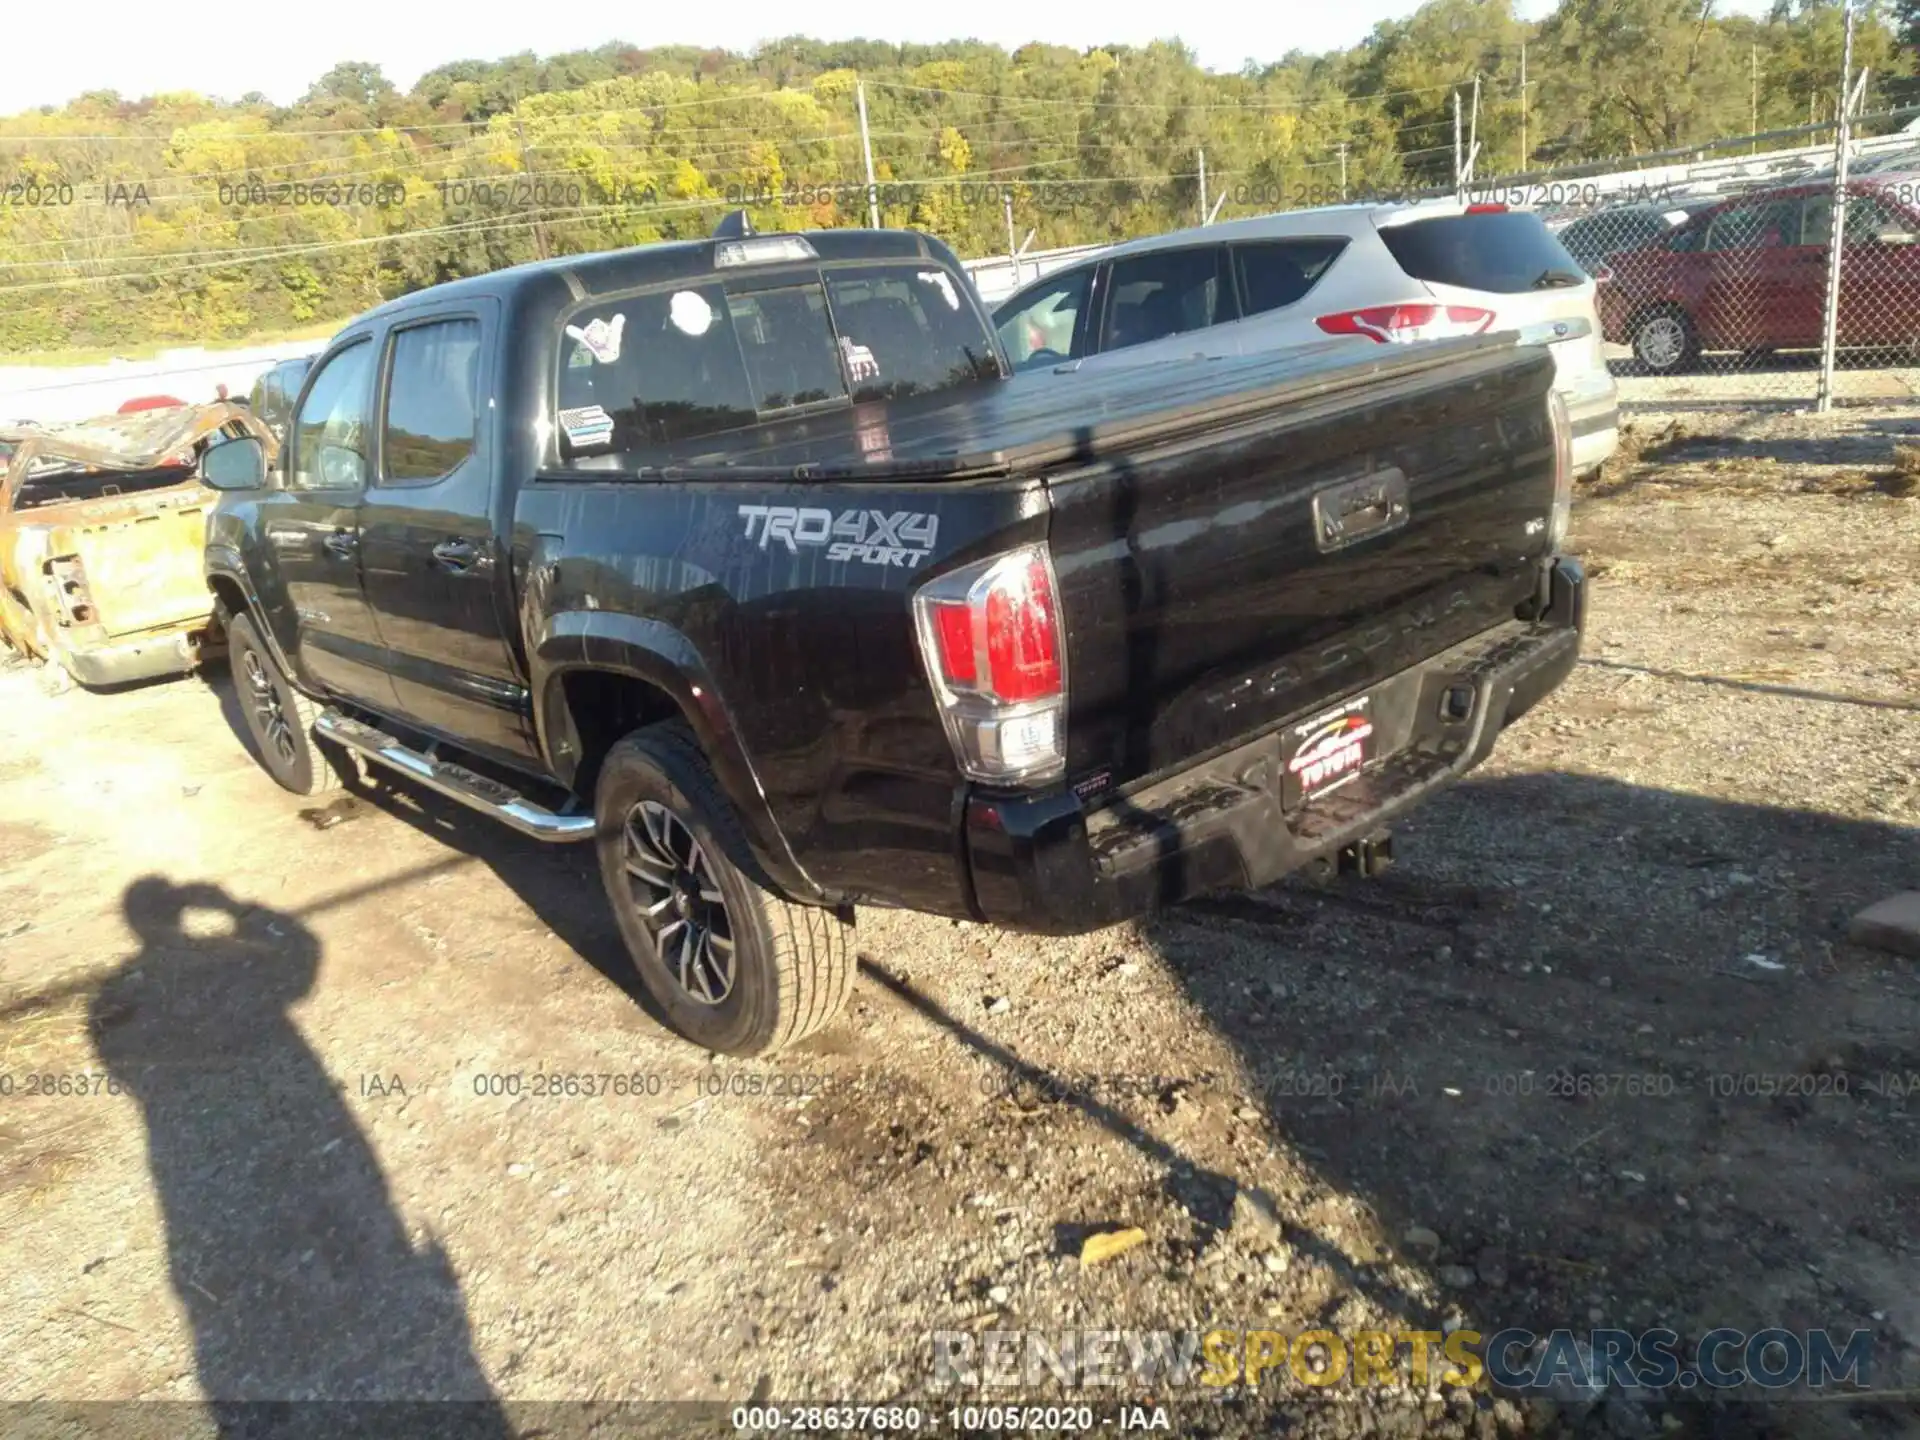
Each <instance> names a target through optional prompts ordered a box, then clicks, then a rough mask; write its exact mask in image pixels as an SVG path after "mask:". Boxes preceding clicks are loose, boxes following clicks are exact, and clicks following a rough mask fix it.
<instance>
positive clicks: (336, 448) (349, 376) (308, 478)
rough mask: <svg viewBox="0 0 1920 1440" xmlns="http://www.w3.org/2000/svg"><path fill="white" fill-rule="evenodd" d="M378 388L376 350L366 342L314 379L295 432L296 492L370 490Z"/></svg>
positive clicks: (292, 481) (291, 474) (292, 482)
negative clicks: (370, 434)
mask: <svg viewBox="0 0 1920 1440" xmlns="http://www.w3.org/2000/svg"><path fill="white" fill-rule="evenodd" d="M372 382H373V346H372V344H371V343H370V342H368V341H365V340H361V341H358V342H356V343H355V344H353V345H351V346H350V347H348V348H347V349H345V350H342V351H340V352H339V353H338V354H336V355H335V356H334V357H333V358H332V359H331V360H329V361H327V363H326V365H325V367H324V368H323V369H322V370H321V371H320V373H319V374H318V375H317V376H316V377H315V378H314V382H313V385H312V387H311V388H310V389H309V390H308V391H307V397H306V401H305V403H304V404H302V405H301V407H300V414H299V415H298V416H297V417H296V418H295V420H294V422H293V425H292V427H291V429H292V433H293V459H292V464H291V465H289V466H288V469H287V476H288V480H287V483H288V485H289V486H290V487H291V488H292V489H295V490H358V489H359V488H361V487H362V486H363V485H365V484H366V482H367V430H368V426H367V411H368V408H369V406H370V404H371V400H372V394H371V392H372V388H373V386H372Z"/></svg>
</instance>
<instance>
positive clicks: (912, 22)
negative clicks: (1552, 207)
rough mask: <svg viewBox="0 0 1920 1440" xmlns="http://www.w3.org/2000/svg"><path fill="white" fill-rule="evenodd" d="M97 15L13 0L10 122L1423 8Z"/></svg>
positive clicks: (1320, 3) (1214, 36) (1291, 26)
mask: <svg viewBox="0 0 1920 1440" xmlns="http://www.w3.org/2000/svg"><path fill="white" fill-rule="evenodd" d="M83 4H84V12H86V13H84V33H83V35H75V23H73V19H75V13H77V10H79V8H77V10H67V8H65V6H61V4H46V0H13V4H12V6H10V10H12V12H13V13H10V15H8V23H6V29H8V46H6V50H8V58H10V60H12V61H13V63H12V65H8V67H6V79H4V81H0V115H6V113H15V111H21V109H31V108H35V106H58V104H63V102H65V100H71V98H73V96H77V94H81V92H83V90H119V92H121V94H123V96H144V94H154V92H157V90H198V92H200V94H211V96H221V98H225V100H236V98H240V96H242V94H246V92H248V90H259V92H261V94H265V96H267V98H269V100H275V102H278V104H290V102H294V100H298V98H300V94H301V92H303V90H305V88H307V86H309V84H311V83H313V81H315V79H317V77H321V75H324V73H326V71H328V69H332V67H334V65H336V63H340V61H342V60H367V61H372V63H376V65H380V69H382V71H384V73H386V77H388V79H390V81H394V83H396V84H397V86H399V88H403V90H405V88H407V86H411V84H413V81H417V79H419V77H420V75H422V73H426V71H430V69H434V67H436V65H444V63H447V61H451V60H497V58H501V56H511V54H516V52H520V50H532V52H536V54H541V56H551V54H559V52H563V50H589V48H593V46H599V44H605V42H609V40H626V42H630V44H637V46H655V44H701V46H720V48H726V50H751V48H753V46H755V44H758V42H760V40H770V38H778V36H781V35H810V36H816V38H829V40H845V38H856V36H860V38H874V40H891V42H935V40H952V38H977V40H993V42H998V44H1002V46H1008V48H1014V46H1020V44H1027V42H1029V40H1043V42H1048V44H1066V46H1073V48H1087V46H1092V44H1146V42H1148V40H1156V38H1173V36H1177V38H1181V40H1185V42H1187V44H1188V46H1192V48H1194V50H1196V52H1198V56H1200V63H1202V65H1206V67H1208V69H1221V71H1233V69H1238V67H1240V65H1242V61H1246V60H1256V61H1271V60H1279V58H1281V56H1284V54H1286V52H1288V50H1308V52H1319V50H1338V48H1346V46H1350V44H1356V42H1359V40H1363V38H1365V36H1367V33H1369V31H1371V29H1373V27H1375V25H1377V23H1379V21H1382V19H1394V17H1400V15H1409V13H1413V10H1415V8H1417V0H1267V4H1256V6H1248V8H1246V10H1236V8H1235V6H1223V4H1213V6H1188V8H1171V6H1167V4H1164V2H1156V0H1050V2H1048V4H1033V2H1031V0H972V2H970V4H960V6H939V4H933V6H795V4H781V2H780V0H733V2H732V4H726V6H712V8H708V6H697V4H691V6H689V4H682V6H660V8H659V10H655V8H653V6H636V10H632V12H628V17H620V15H616V13H614V12H612V8H607V6H566V4H526V0H461V8H459V21H457V23H451V13H453V12H451V8H449V6H447V4H422V2H420V0H324V4H323V6H319V8H317V10H301V8H294V6H255V8H242V10H236V12H200V13H196V12H192V10H184V12H182V10H177V8H173V6H156V4H152V0H83ZM1764 4H1766V0H1730V4H1722V10H1741V12H1749V13H1757V12H1761V10H1763V8H1764ZM1551 8H1553V0H1521V4H1519V12H1521V13H1523V15H1526V17H1528V19H1538V17H1540V15H1546V13H1548V12H1549V10H1551ZM294 15H317V17H321V19H319V23H313V25H303V27H301V29H300V31H298V33H296V31H282V29H280V27H276V25H275V19H280V17H288V19H290V17H294ZM223 19H232V21H234V23H221V21H223Z"/></svg>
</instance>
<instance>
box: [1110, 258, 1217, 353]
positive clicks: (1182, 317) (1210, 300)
mask: <svg viewBox="0 0 1920 1440" xmlns="http://www.w3.org/2000/svg"><path fill="white" fill-rule="evenodd" d="M1222 279H1223V277H1222V275H1221V265H1220V249H1219V247H1218V246H1216V245H1203V246H1199V247H1197V248H1195V249H1192V250H1161V251H1157V252H1155V253H1153V254H1150V255H1135V256H1132V257H1130V258H1128V259H1125V260H1116V261H1114V263H1113V271H1112V275H1111V278H1110V279H1109V281H1108V285H1107V291H1108V294H1109V296H1110V297H1111V299H1110V300H1109V301H1108V308H1107V335H1106V343H1105V345H1103V346H1102V347H1101V348H1102V349H1105V350H1124V349H1126V348H1127V347H1128V346H1129V345H1145V344H1148V343H1149V342H1151V341H1154V340H1164V339H1166V338H1167V337H1168V336H1169V335H1184V334H1186V333H1187V332H1188V331H1190V330H1204V329H1206V328H1207V327H1208V326H1209V325H1215V324H1218V323H1219V322H1220V321H1222V320H1231V319H1233V318H1234V314H1235V311H1234V308H1233V302H1232V300H1231V298H1230V296H1229V294H1228V287H1227V286H1226V285H1225V284H1223V283H1222Z"/></svg>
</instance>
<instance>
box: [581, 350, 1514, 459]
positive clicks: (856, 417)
mask: <svg viewBox="0 0 1920 1440" xmlns="http://www.w3.org/2000/svg"><path fill="white" fill-rule="evenodd" d="M1512 349H1513V343H1512V341H1511V339H1510V338H1508V337H1505V336H1498V335H1496V336H1475V337H1472V338H1467V339H1460V340H1449V341H1443V342H1439V343H1435V344H1431V345H1420V346H1385V347H1382V348H1381V350H1379V351H1378V352H1366V351H1356V350H1355V348H1354V347H1353V346H1351V345H1346V344H1341V343H1337V342H1336V343H1330V344H1327V345H1314V346H1306V347H1302V348H1300V349H1296V350H1289V351H1274V352H1268V353H1264V354H1260V355H1252V356H1232V357H1221V358H1216V359H1208V360H1192V361H1184V362H1173V363H1169V364H1166V365H1157V366H1152V367H1146V368H1142V369H1135V370H1119V371H1114V370H1100V371H1094V372H1090V373H1086V374H1080V373H1077V372H1076V366H1075V364H1074V362H1068V363H1067V364H1066V365H1063V366H1061V367H1059V368H1060V371H1061V372H1062V373H1042V372H1029V373H1028V374H1025V375H1019V376H1015V377H1014V378H1013V379H1011V380H1009V381H1007V382H1005V383H1004V384H997V385H976V386H972V387H969V388H965V389H962V390H958V391H953V392H947V393H944V394H939V395H932V396H927V397H924V398H909V399H905V400H896V401H893V402H890V403H888V404H886V405H867V406H856V407H854V408H853V409H852V410H850V411H849V410H845V409H841V410H837V411H829V412H827V413H825V414H816V415H810V416H807V417H805V418H802V419H795V420H790V421H787V422H784V423H779V424H773V425H758V426H755V427H753V428H752V429H751V430H747V431H736V432H722V433H720V434H718V435H712V436H707V437H705V438H703V439H701V440H698V441H689V442H686V443H684V444H681V445H678V446H674V447H671V448H666V447H663V449H662V451H661V452H660V456H659V459H660V463H659V464H658V465H656V466H649V467H647V468H646V469H643V470H641V471H638V472H637V473H636V472H632V471H623V470H622V468H621V461H620V460H619V459H618V458H616V457H613V456H606V457H594V458H591V459H586V460H580V461H576V462H574V464H573V465H572V466H571V467H569V469H570V470H571V471H572V472H575V473H580V474H592V475H601V474H606V475H617V474H621V473H628V474H635V477H636V478H641V477H664V478H669V479H675V480H700V479H707V478H713V479H721V478H724V479H731V480H787V479H795V478H800V479H812V480H854V479H858V480H903V479H904V480H919V479H940V478H964V477H968V476H982V477H991V476H999V475H1011V474H1016V473H1019V474H1033V473H1038V472H1042V471H1045V470H1047V469H1049V468H1051V467H1053V466H1056V465H1060V464H1063V463H1066V462H1069V461H1089V460H1098V459H1101V458H1103V457H1105V456H1109V455H1115V454H1120V453H1123V452H1126V451H1128V450H1130V449H1133V448H1136V447H1138V446H1141V445H1151V444H1162V443H1167V442H1170V441H1174V440H1178V439H1180V438H1182V437H1183V436H1188V435H1194V434H1198V433H1202V432H1205V431H1207V430H1209V429H1213V428H1217V427H1219V426H1221V425H1225V424H1228V423H1231V422H1233V421H1235V420H1238V419H1243V418H1247V417H1251V416H1258V415H1262V414H1268V413H1271V412H1273V411H1276V410H1279V409H1282V408H1289V409H1290V408H1294V407H1298V406H1301V405H1307V404H1314V403H1319V402H1322V401H1326V400H1330V399H1334V398H1337V397H1339V396H1341V395H1343V394H1346V393H1349V392H1352V391H1355V390H1358V389H1363V388H1369V387H1375V386H1379V385H1382V384H1391V383H1394V382H1396V381H1412V380H1413V379H1414V378H1415V377H1418V376H1421V375H1428V374H1432V373H1433V372H1436V371H1445V370H1453V369H1455V368H1456V367H1458V366H1459V365H1460V364H1462V363H1463V362H1468V361H1471V360H1472V359H1473V358H1474V357H1479V358H1480V359H1481V360H1483V361H1485V360H1486V359H1488V358H1489V357H1494V356H1505V357H1509V358H1510V355H1511V351H1512Z"/></svg>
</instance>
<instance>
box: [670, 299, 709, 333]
mask: <svg viewBox="0 0 1920 1440" xmlns="http://www.w3.org/2000/svg"><path fill="white" fill-rule="evenodd" d="M667 318H668V319H669V320H671V321H672V322H673V328H674V329H676V330H678V331H679V332H680V333H681V334H682V335H693V336H700V335H704V334H706V333H707V331H708V329H710V328H711V327H712V325H713V306H711V305H709V304H708V303H707V299H706V296H704V295H701V294H700V293H699V292H697V291H694V290H676V291H675V292H674V295H673V299H671V300H669V301H668V302H667Z"/></svg>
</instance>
